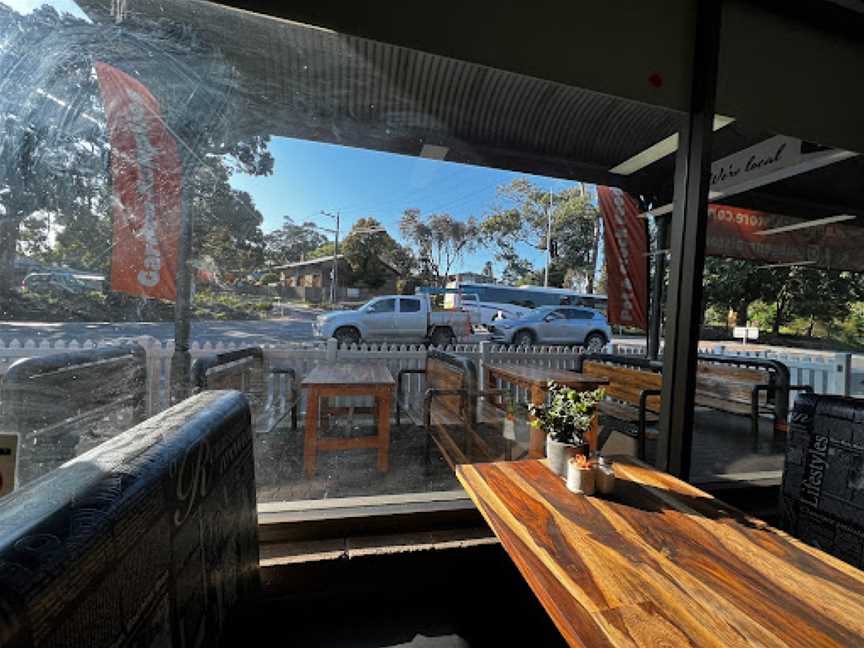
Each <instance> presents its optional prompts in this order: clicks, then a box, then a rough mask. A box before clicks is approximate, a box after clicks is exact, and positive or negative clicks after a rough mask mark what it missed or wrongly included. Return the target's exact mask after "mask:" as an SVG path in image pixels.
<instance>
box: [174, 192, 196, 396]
mask: <svg viewBox="0 0 864 648" xmlns="http://www.w3.org/2000/svg"><path fill="white" fill-rule="evenodd" d="M189 202H190V199H189V195H188V190H187V189H185V188H184V189H183V190H182V192H181V207H180V244H179V247H178V249H177V275H176V279H175V281H176V285H177V297H176V299H175V302H174V355H173V356H172V357H171V402H172V403H179V402H180V401H182V400H184V399H186V398H188V397H189V396H191V395H192V375H191V368H192V355H191V353H190V352H189V341H190V337H191V323H190V319H191V315H192V267H191V264H190V261H191V257H192V214H191V212H190V206H189Z"/></svg>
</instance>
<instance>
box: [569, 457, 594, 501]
mask: <svg viewBox="0 0 864 648" xmlns="http://www.w3.org/2000/svg"><path fill="white" fill-rule="evenodd" d="M567 488H568V489H569V490H570V491H572V492H574V493H582V494H583V495H593V494H594V468H593V467H591V465H590V464H588V463H585V461H584V458H583V459H582V460H581V461H580V460H579V459H577V458H576V457H574V458H572V459H570V460H569V461H568V462H567Z"/></svg>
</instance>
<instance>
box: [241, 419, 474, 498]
mask: <svg viewBox="0 0 864 648" xmlns="http://www.w3.org/2000/svg"><path fill="white" fill-rule="evenodd" d="M374 432H375V430H374V428H373V425H372V420H371V418H370V417H369V416H355V417H354V418H353V419H350V418H349V417H347V416H346V417H338V418H337V417H334V419H333V421H332V422H331V427H330V429H329V430H328V431H327V432H326V433H325V434H326V435H327V436H341V437H345V436H352V437H353V436H364V435H372V434H374ZM424 444H425V439H424V434H423V430H422V429H420V428H417V427H414V426H411V425H401V426H396V425H395V424H394V425H391V428H390V470H389V471H388V472H386V473H380V472H378V470H377V456H378V454H377V453H378V451H377V450H376V449H366V448H360V449H352V450H332V451H326V452H320V451H319V452H318V465H317V471H316V473H315V475H314V476H313V477H312V478H308V477H306V475H305V474H304V472H303V420H302V419H301V420H300V425H299V426H298V429H297V430H291V428H290V426H287V425H282V426H280V427H279V428H278V429H277V430H275V431H273V432H271V433H269V434H259V435H257V436H256V437H255V478H256V480H257V482H258V501H259V502H274V501H292V500H307V499H324V498H329V497H361V496H366V495H396V494H402V493H423V492H432V491H444V490H453V489H455V488H459V485H458V482H457V481H456V477H455V476H454V474H453V472H452V470H450V467H449V466H448V465H447V464H446V463H445V462H444V461H443V460H442V459H441V456H440V454H438V452H437V450H436V449H435V448H434V446H433V448H432V450H431V451H430V459H429V462H428V465H427V463H426V461H425V459H424V454H425V450H424V447H425V446H424Z"/></svg>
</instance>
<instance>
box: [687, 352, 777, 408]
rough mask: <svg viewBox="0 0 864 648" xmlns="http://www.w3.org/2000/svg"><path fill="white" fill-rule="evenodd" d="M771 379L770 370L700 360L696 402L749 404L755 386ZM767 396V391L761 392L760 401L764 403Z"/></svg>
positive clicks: (764, 383) (765, 383) (766, 382)
mask: <svg viewBox="0 0 864 648" xmlns="http://www.w3.org/2000/svg"><path fill="white" fill-rule="evenodd" d="M770 380H771V375H770V374H769V372H768V371H765V370H762V369H755V368H750V367H734V366H729V365H721V364H712V363H711V362H699V368H698V371H697V373H696V404H697V405H698V404H700V401H704V402H705V403H706V404H708V403H711V404H714V405H716V404H720V403H721V402H722V401H729V402H732V403H740V404H746V405H749V404H750V402H751V399H752V395H753V387H754V386H756V385H767V384H768V383H769V382H770ZM766 398H767V392H765V391H762V392H760V393H759V400H760V402H762V403H764V402H765V400H766ZM715 401H716V403H715ZM712 406H713V405H712Z"/></svg>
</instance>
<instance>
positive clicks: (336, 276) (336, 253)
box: [321, 211, 339, 304]
mask: <svg viewBox="0 0 864 648" xmlns="http://www.w3.org/2000/svg"><path fill="white" fill-rule="evenodd" d="M321 214H322V215H324V216H329V217H330V218H332V219H334V220H335V221H336V232H335V238H334V240H333V281H332V282H331V283H330V303H331V304H335V303H336V288H337V284H338V282H339V212H336V213H335V214H331V213H330V212H325V211H322V212H321Z"/></svg>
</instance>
